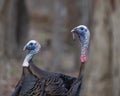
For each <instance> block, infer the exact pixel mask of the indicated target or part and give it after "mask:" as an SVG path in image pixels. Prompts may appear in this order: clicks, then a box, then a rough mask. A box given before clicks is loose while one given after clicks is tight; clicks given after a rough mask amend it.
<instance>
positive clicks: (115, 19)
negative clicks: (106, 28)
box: [111, 0, 120, 96]
mask: <svg viewBox="0 0 120 96" xmlns="http://www.w3.org/2000/svg"><path fill="white" fill-rule="evenodd" d="M111 1H113V2H111V7H112V9H113V10H112V18H111V20H112V27H113V28H112V29H113V42H112V43H113V65H112V69H113V96H120V18H119V16H120V5H119V4H120V0H111Z"/></svg>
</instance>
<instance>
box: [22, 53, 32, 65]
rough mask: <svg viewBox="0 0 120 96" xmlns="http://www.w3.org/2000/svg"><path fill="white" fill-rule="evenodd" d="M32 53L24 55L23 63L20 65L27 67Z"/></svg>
mask: <svg viewBox="0 0 120 96" xmlns="http://www.w3.org/2000/svg"><path fill="white" fill-rule="evenodd" d="M33 55H34V54H31V53H29V54H28V55H27V56H26V57H25V59H24V61H23V65H22V66H23V67H28V66H29V62H30V60H31V59H32V57H33Z"/></svg>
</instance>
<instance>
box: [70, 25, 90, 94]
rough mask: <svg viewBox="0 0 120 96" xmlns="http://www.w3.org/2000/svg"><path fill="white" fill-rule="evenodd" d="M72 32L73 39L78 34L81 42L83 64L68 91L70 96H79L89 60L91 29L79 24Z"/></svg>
mask: <svg viewBox="0 0 120 96" xmlns="http://www.w3.org/2000/svg"><path fill="white" fill-rule="evenodd" d="M71 32H72V34H73V39H75V34H77V36H78V38H79V40H80V43H81V55H80V62H81V66H80V70H79V75H78V78H77V79H76V80H75V82H74V83H73V84H72V87H71V88H70V90H69V92H68V96H79V94H80V93H79V92H80V89H81V84H82V77H83V69H84V66H85V62H86V61H87V55H88V47H89V40H90V31H89V29H88V28H87V27H86V26H85V25H79V26H77V27H75V28H74V29H73V30H72V31H71Z"/></svg>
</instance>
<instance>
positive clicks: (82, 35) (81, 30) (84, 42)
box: [71, 25, 90, 62]
mask: <svg viewBox="0 0 120 96" xmlns="http://www.w3.org/2000/svg"><path fill="white" fill-rule="evenodd" d="M71 32H72V33H73V39H75V34H77V36H78V37H79V40H80V43H81V57H80V61H81V62H86V60H87V53H88V46H89V40H90V31H89V29H88V28H87V27H86V26H85V25H79V26H77V27H75V28H74V29H72V31H71Z"/></svg>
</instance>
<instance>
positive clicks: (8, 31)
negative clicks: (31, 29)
mask: <svg viewBox="0 0 120 96" xmlns="http://www.w3.org/2000/svg"><path fill="white" fill-rule="evenodd" d="M2 25H3V26H2V27H3V31H2V32H1V34H2V35H1V37H2V39H3V41H2V46H3V48H2V50H1V51H3V54H2V56H4V57H6V58H16V57H20V56H21V50H22V49H21V48H22V47H23V42H25V41H26V39H27V37H28V13H27V8H26V3H25V0H5V1H4V6H3V8H2ZM19 59H20V58H19Z"/></svg>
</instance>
